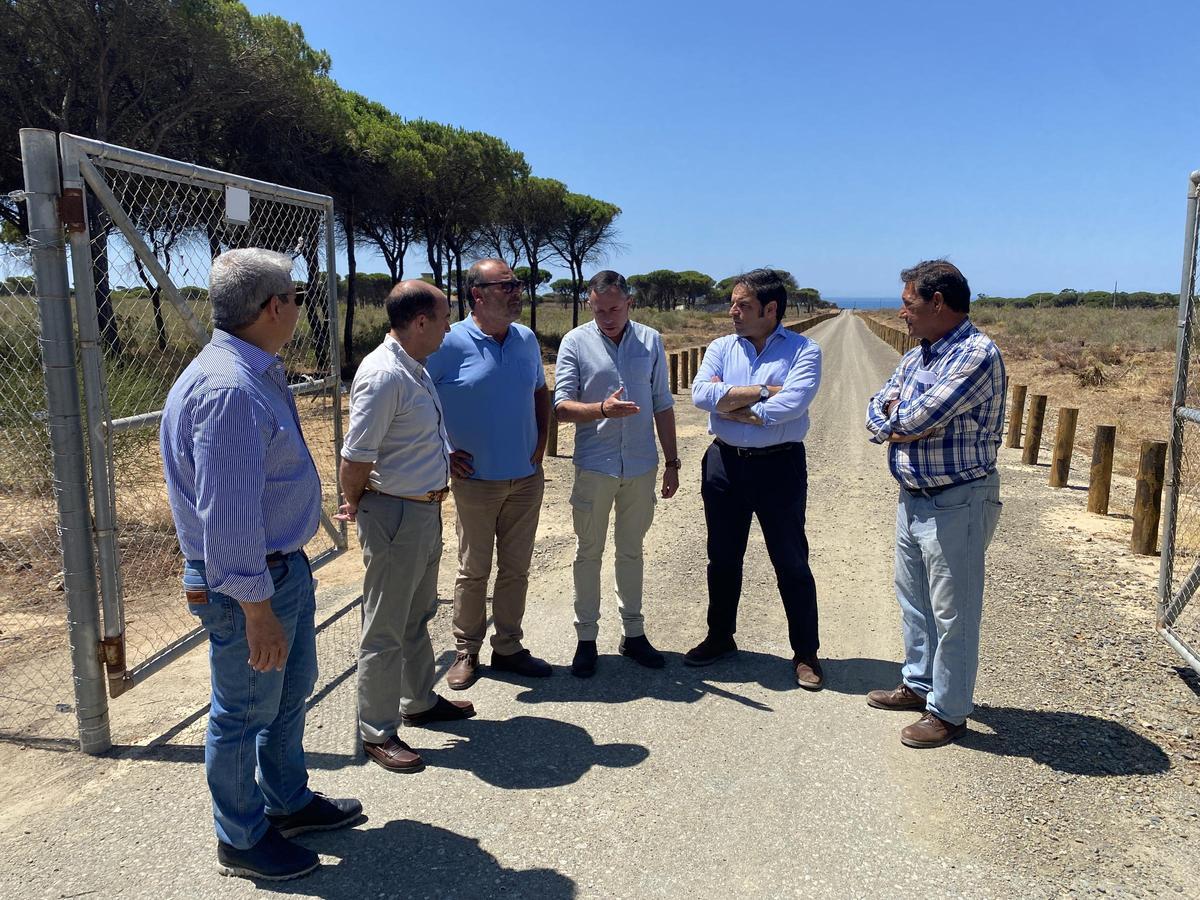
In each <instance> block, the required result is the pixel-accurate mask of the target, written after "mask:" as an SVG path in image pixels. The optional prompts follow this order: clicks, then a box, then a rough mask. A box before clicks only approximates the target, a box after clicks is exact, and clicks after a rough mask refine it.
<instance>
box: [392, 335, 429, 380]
mask: <svg viewBox="0 0 1200 900" xmlns="http://www.w3.org/2000/svg"><path fill="white" fill-rule="evenodd" d="M383 345H384V346H385V347H387V348H388V349H389V350H391V351H392V353H394V354H395V356H396V359H398V360H400V365H402V366H404V368H406V369H408V371H409V372H411V373H412V374H413V375H414V376H415V377H417V378H421V377H423V376H424V374H425V367H424V366H423V365H421V364H420V363H419V362H417V361H416V360H415V359H413V358H412V357H411V356H409V355H408V351H407V350H405V349H404V345H403V344H401V343H400V342H399V341H398V340H396V339H395V338H394V337H393V336H392V333H391V332H390V331H389V332H388V333H387V334H386V335H385V336H384V338H383Z"/></svg>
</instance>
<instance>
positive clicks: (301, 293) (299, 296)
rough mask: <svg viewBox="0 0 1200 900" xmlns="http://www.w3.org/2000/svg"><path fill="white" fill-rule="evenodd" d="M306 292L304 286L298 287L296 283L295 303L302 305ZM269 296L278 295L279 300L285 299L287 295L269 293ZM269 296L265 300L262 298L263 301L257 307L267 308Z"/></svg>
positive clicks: (269, 300)
mask: <svg viewBox="0 0 1200 900" xmlns="http://www.w3.org/2000/svg"><path fill="white" fill-rule="evenodd" d="M307 293H308V291H307V289H305V288H302V287H300V286H299V285H297V286H296V305H297V306H303V305H304V299H305V296H306V295H307ZM271 297H278V298H279V299H280V300H286V299H287V297H286V296H285V295H283V294H272V295H271ZM271 297H268V298H267V299H266V300H264V301H263V302H262V305H260V306H259V307H258V308H259V309H266V308H267V304H268V303H270V302H271Z"/></svg>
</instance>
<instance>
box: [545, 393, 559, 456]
mask: <svg viewBox="0 0 1200 900" xmlns="http://www.w3.org/2000/svg"><path fill="white" fill-rule="evenodd" d="M546 455H547V456H558V414H557V413H556V412H555V411H554V404H553V403H551V404H550V427H549V428H548V429H547V431H546Z"/></svg>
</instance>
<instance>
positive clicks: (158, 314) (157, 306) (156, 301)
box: [150, 287, 167, 353]
mask: <svg viewBox="0 0 1200 900" xmlns="http://www.w3.org/2000/svg"><path fill="white" fill-rule="evenodd" d="M160 294H161V291H160V290H159V289H158V288H157V287H155V288H154V290H152V291H151V292H150V303H151V304H152V305H153V306H154V333H155V335H156V336H157V338H158V349H159V350H161V351H163V352H164V353H165V352H166V350H167V323H166V322H164V321H163V314H162V297H161V296H160Z"/></svg>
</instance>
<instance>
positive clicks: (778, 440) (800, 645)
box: [684, 269, 824, 690]
mask: <svg viewBox="0 0 1200 900" xmlns="http://www.w3.org/2000/svg"><path fill="white" fill-rule="evenodd" d="M786 306H787V287H786V285H785V284H784V283H783V280H782V279H781V277H780V275H779V274H778V273H777V272H775V271H774V270H772V269H755V270H753V271H751V272H747V273H745V274H744V275H739V276H738V277H737V278H736V279H735V281H734V286H733V296H732V301H731V305H730V310H729V315H730V318H731V319H732V320H733V327H734V331H735V333H734V334H731V335H728V336H727V337H722V338H717V339H716V340H715V341H713V342H712V344H711V345H710V346H709V348H708V350H707V351H706V352H705V354H704V362H703V363H702V364H701V365H700V371H699V372H697V373H696V379H695V381H694V382H693V383H692V400H693V402H694V403H695V404H696V406H698V407H699V408H700V409H703V410H706V411H707V412H708V414H709V417H708V422H709V430H710V431H711V432H712V433H713V435H714V437H715V440H714V441H713V444H712V446H710V447H709V448H708V451H707V452H706V453H705V454H704V461H703V464H702V470H701V471H702V482H701V490H700V496H701V498H702V499H703V501H704V518H705V521H706V523H707V525H708V635H707V636H706V637H705V639H704V640H703V641H702V642H701V643H700V644H699V645H697V646H696V647H693V648H692V649H691V650H689V651H688V652H687V654H686V655H685V656H684V662H685V663H687V664H688V665H693V666H704V665H709V664H710V663H714V662H716V661H717V660H718V659H722V658H724V657H727V656H732V655H733V654H735V653H736V652H737V644H735V643H734V640H733V635H734V632H735V631H736V630H737V608H738V600H739V598H740V596H741V593H742V560H743V557H744V556H745V553H746V545H747V541H748V539H749V536H750V522H751V519H752V517H757V518H758V524H759V526H760V527H761V528H762V532H763V538H764V540H765V541H766V544H767V553H768V554H769V555H770V557H771V564H772V566H774V568H775V577H776V579H777V581H778V583H779V594H780V597H781V598H782V600H783V609H784V612H785V613H786V614H787V622H788V640H789V642H790V644H791V646H792V654H793V655H792V666H793V669H794V674H795V678H796V683H797V684H799V685H800V687H802V688H807V689H808V690H819V689H820V688H821V687H822V686H823V684H824V675H823V673H822V671H821V664H820V662H819V661H818V659H817V649H818V647H819V646H820V641H819V639H818V636H817V586H816V582H815V581H814V579H813V575H812V570H811V569H810V568H809V565H808V539H807V537H806V536H805V533H804V518H805V512H806V506H807V501H808V468H807V460H806V457H805V452H804V444H803V441H804V437H805V435H807V434H808V408H809V406H810V405H811V404H812V401H813V399H814V398H815V397H816V395H817V388H818V387H820V384H821V348H820V347H819V346H817V344H816V343H815V342H814V341H812V340H810V339H809V338H806V337H805V336H804V335H801V334H795V333H794V332H791V331H788V330H787V329H785V328H783V326H782V324H781V323H782V321H783V314H784V310H785V308H786Z"/></svg>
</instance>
